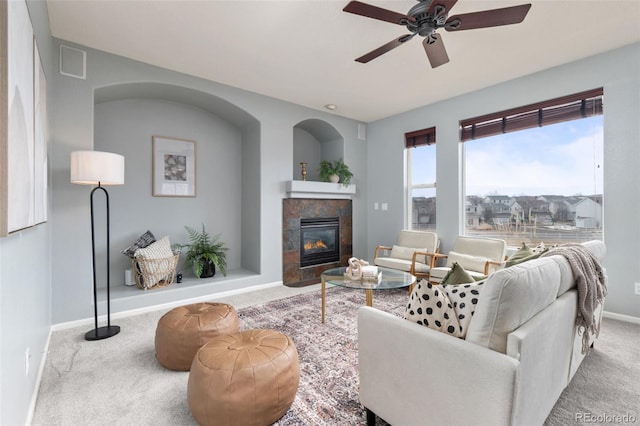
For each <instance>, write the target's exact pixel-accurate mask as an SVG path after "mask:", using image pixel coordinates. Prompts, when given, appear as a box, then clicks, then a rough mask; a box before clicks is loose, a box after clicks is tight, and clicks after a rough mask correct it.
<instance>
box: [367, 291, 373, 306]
mask: <svg viewBox="0 0 640 426" xmlns="http://www.w3.org/2000/svg"><path fill="white" fill-rule="evenodd" d="M365 292H366V293H367V306H373V290H371V289H370V288H368V289H366V290H365Z"/></svg>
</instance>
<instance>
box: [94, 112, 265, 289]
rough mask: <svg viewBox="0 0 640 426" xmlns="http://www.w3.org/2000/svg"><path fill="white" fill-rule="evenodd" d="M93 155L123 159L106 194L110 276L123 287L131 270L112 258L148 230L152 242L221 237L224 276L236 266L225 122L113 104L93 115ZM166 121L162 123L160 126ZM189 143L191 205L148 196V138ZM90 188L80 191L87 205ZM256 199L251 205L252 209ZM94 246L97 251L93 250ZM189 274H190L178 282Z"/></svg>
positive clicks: (237, 154)
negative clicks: (203, 234)
mask: <svg viewBox="0 0 640 426" xmlns="http://www.w3.org/2000/svg"><path fill="white" fill-rule="evenodd" d="M94 116H95V137H94V148H95V149H96V150H99V151H110V152H115V153H118V154H121V155H124V157H125V159H126V160H125V185H124V186H117V187H110V188H108V191H109V195H110V204H111V206H112V207H113V208H112V211H111V220H112V221H113V223H114V224H117V226H115V225H114V226H113V227H112V230H111V233H110V235H111V247H112V250H111V276H112V277H113V279H112V283H113V284H114V285H122V284H123V277H124V275H123V271H124V270H125V269H128V268H131V263H130V261H129V258H128V257H126V256H124V255H123V254H121V253H120V250H122V249H123V248H125V247H128V246H129V245H130V244H131V243H132V242H133V241H135V240H136V239H137V238H138V236H139V235H140V234H142V233H143V232H145V231H146V230H147V229H150V230H151V231H152V232H153V233H154V235H155V236H156V238H158V239H159V238H161V237H163V236H165V235H168V236H169V239H170V240H171V242H172V243H182V244H186V243H188V242H189V240H188V235H187V233H186V230H185V228H184V226H185V225H187V226H190V227H192V228H195V229H197V230H200V229H201V224H204V226H205V228H206V230H207V231H208V232H209V233H210V235H212V236H214V235H216V234H219V233H221V235H220V239H221V241H224V242H225V244H226V245H227V247H229V252H228V256H227V262H228V267H229V269H238V268H240V265H241V260H240V259H241V253H242V249H241V238H240V237H241V223H242V222H241V217H240V215H238V214H237V213H238V212H240V211H241V209H242V206H241V205H242V197H241V194H242V186H241V185H242V168H241V167H238V166H239V165H240V163H241V152H242V135H241V133H240V131H239V130H238V129H237V128H235V127H234V126H232V125H230V124H229V122H227V121H226V120H221V119H220V118H219V117H217V116H215V115H213V114H211V113H209V112H208V111H205V110H203V109H200V108H196V107H193V106H189V105H185V104H181V103H175V102H168V101H164V100H157V99H129V100H114V101H110V102H104V103H100V104H97V105H96V106H95V111H94ZM169 117H170V119H168V118H169ZM154 135H155V136H165V137H171V138H179V139H185V140H191V141H195V142H196V156H197V158H196V172H197V176H196V190H197V194H196V195H197V196H196V197H195V198H191V197H189V198H174V197H153V196H152V195H151V175H152V173H151V168H152V167H151V158H152V148H151V147H152V136H154ZM89 190H90V188H85V190H84V191H85V192H86V196H87V201H88V196H89V192H90V191H89ZM257 201H258V199H257V198H256V199H255V200H254V202H255V203H257ZM98 247H101V246H98ZM187 274H191V272H190V271H188V272H185V275H187Z"/></svg>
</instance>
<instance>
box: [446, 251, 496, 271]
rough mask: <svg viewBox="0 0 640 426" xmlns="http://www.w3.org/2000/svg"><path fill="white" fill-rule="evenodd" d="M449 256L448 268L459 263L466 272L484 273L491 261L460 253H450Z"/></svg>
mask: <svg viewBox="0 0 640 426" xmlns="http://www.w3.org/2000/svg"><path fill="white" fill-rule="evenodd" d="M448 256H449V257H448V258H447V266H448V267H451V266H453V264H454V263H458V264H460V266H462V267H463V268H464V269H466V270H470V271H475V272H482V273H484V265H485V264H486V263H487V261H489V260H490V259H488V258H486V257H482V256H472V255H470V254H464V253H458V252H455V251H450V252H449V255H448Z"/></svg>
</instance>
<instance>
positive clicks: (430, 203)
mask: <svg viewBox="0 0 640 426" xmlns="http://www.w3.org/2000/svg"><path fill="white" fill-rule="evenodd" d="M435 143H436V129H435V127H430V128H428V129H423V130H417V131H415V132H410V133H406V134H405V147H406V148H407V189H408V196H407V199H408V200H409V206H408V208H407V211H408V216H409V217H408V223H409V224H410V228H411V229H416V230H420V229H422V230H425V229H435V228H436V145H435Z"/></svg>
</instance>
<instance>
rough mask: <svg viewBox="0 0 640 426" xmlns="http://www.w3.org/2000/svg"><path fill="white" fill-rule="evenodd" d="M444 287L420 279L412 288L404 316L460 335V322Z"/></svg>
mask: <svg viewBox="0 0 640 426" xmlns="http://www.w3.org/2000/svg"><path fill="white" fill-rule="evenodd" d="M443 289H444V287H441V286H438V285H432V284H429V283H428V282H427V281H426V280H421V281H419V282H418V284H416V286H415V287H414V288H413V292H411V296H410V297H409V303H408V304H407V307H406V308H405V311H404V318H405V319H407V320H409V321H413V322H416V323H418V324H420V325H423V326H425V327H429V328H432V329H434V330H437V331H442V332H444V333H447V334H451V335H452V336H456V337H461V335H460V324H459V322H458V317H457V315H456V311H455V309H454V308H453V304H452V303H451V302H450V301H449V296H448V295H447V293H446V292H444V291H443Z"/></svg>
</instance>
